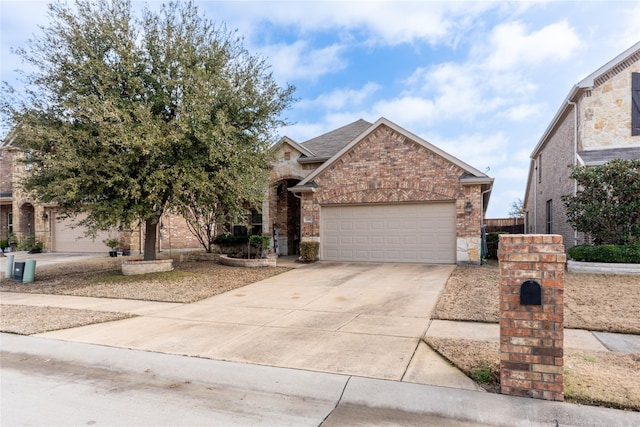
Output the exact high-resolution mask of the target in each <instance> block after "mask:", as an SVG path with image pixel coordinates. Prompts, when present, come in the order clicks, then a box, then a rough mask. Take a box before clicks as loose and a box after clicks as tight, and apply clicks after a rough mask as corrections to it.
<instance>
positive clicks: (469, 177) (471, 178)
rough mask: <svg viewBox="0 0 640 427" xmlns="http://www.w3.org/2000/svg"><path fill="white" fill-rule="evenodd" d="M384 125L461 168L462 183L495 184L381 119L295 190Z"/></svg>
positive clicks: (439, 150) (446, 154) (409, 133)
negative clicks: (462, 171)
mask: <svg viewBox="0 0 640 427" xmlns="http://www.w3.org/2000/svg"><path fill="white" fill-rule="evenodd" d="M360 122H364V123H367V122H365V121H364V120H362V121H360V120H359V121H358V122H355V123H360ZM355 123H352V125H353V124H355ZM383 125H384V126H387V127H389V128H391V129H393V130H394V131H395V132H398V133H399V134H401V135H404V136H405V137H407V138H409V139H411V140H412V141H415V142H416V143H418V144H420V145H422V146H423V147H425V148H426V149H427V150H429V151H431V152H433V153H435V154H437V155H439V156H440V157H443V158H445V159H446V160H448V161H449V162H451V163H453V164H455V165H456V166H458V167H460V168H461V169H462V170H464V172H465V173H463V175H462V176H461V181H463V182H468V183H469V184H471V183H474V184H491V183H493V178H489V176H487V175H486V174H484V173H482V172H480V171H479V170H477V169H475V168H474V167H472V166H469V165H468V164H466V163H464V162H463V161H462V160H460V159H458V158H456V157H453V156H452V155H450V154H448V153H446V152H444V151H442V150H441V149H439V148H438V147H436V146H435V145H432V144H430V143H428V142H427V141H425V140H424V139H422V138H420V137H419V136H417V135H414V134H412V133H411V132H409V131H407V130H405V129H403V128H401V127H400V126H398V125H396V124H395V123H393V122H391V121H390V120H387V119H385V118H384V117H381V118H380V119H378V120H377V121H376V122H375V123H374V124H370V125H369V126H368V128H366V129H365V130H364V131H362V132H361V133H360V134H359V135H357V136H356V137H355V139H353V140H352V141H350V142H349V143H348V144H346V145H344V146H343V147H342V149H341V150H340V151H338V152H337V153H335V154H334V155H333V156H332V157H331V158H330V159H329V160H327V161H326V162H325V163H323V164H322V166H320V167H319V168H318V169H316V170H315V171H313V172H312V173H311V174H309V175H308V176H307V177H306V178H305V179H303V180H302V181H300V183H299V184H298V185H297V186H296V187H295V188H296V189H298V188H301V187H304V186H305V185H306V184H308V183H310V182H312V181H313V179H314V178H315V177H316V176H318V175H319V174H321V173H322V171H324V170H325V169H327V168H328V167H329V166H331V165H332V164H333V163H335V162H336V161H337V160H338V159H339V158H341V157H342V156H343V155H344V154H345V153H347V152H348V151H349V150H351V149H352V148H353V147H354V146H355V145H357V144H358V143H360V142H361V141H362V140H363V139H365V138H366V137H367V136H368V135H369V134H371V133H372V132H374V131H375V130H376V129H377V128H378V127H380V126H383ZM348 126H349V125H348ZM340 129H344V128H340ZM340 129H338V130H340ZM329 133H331V132H329ZM325 135H328V134H325ZM314 139H315V138H314ZM311 141H313V140H311ZM290 190H292V189H290Z"/></svg>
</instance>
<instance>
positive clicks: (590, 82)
mask: <svg viewBox="0 0 640 427" xmlns="http://www.w3.org/2000/svg"><path fill="white" fill-rule="evenodd" d="M639 59H640V42H638V43H636V44H634V45H633V46H631V47H630V48H629V49H627V50H625V51H624V52H622V53H621V54H620V55H618V56H616V57H615V58H613V59H612V60H611V61H609V62H607V63H606V64H604V65H603V66H602V67H600V68H598V69H597V70H596V71H594V72H593V73H591V74H589V75H588V76H587V77H585V78H584V79H582V80H580V81H579V82H578V83H576V85H575V86H574V87H573V88H572V89H571V91H570V92H569V94H568V95H567V97H566V98H565V100H564V101H563V102H562V105H560V109H559V110H558V112H557V113H556V115H555V116H554V117H553V120H551V123H550V124H549V126H548V127H547V129H546V130H545V131H544V133H543V134H542V138H540V140H539V141H538V144H537V145H536V147H535V148H534V149H533V152H532V153H531V158H532V159H533V158H535V157H536V156H537V155H538V154H539V152H540V150H541V149H542V148H543V147H544V145H545V144H546V142H547V138H548V137H549V135H550V134H551V132H552V131H553V129H554V128H555V127H556V125H557V124H558V123H559V122H560V120H561V119H562V117H563V116H564V115H565V114H566V113H567V111H568V110H569V108H574V107H573V106H572V105H571V104H570V103H571V102H576V101H577V100H578V99H579V97H580V95H581V94H582V92H584V91H585V90H589V89H592V88H593V87H594V85H596V84H597V85H598V86H599V85H601V84H602V83H604V82H605V81H607V80H608V79H609V78H610V77H612V76H614V75H616V74H617V73H618V72H620V71H622V70H624V69H625V68H627V67H628V66H629V65H631V64H633V63H634V62H636V61H638V60H639Z"/></svg>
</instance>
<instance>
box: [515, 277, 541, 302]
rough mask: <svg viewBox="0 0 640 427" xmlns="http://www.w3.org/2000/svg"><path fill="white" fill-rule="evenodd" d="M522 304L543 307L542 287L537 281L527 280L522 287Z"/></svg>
mask: <svg viewBox="0 0 640 427" xmlns="http://www.w3.org/2000/svg"><path fill="white" fill-rule="evenodd" d="M520 304H522V305H542V286H540V283H538V282H536V281H535V280H531V279H529V280H525V281H524V282H522V285H520Z"/></svg>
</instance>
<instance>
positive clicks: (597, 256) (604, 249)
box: [567, 243, 640, 264]
mask: <svg viewBox="0 0 640 427" xmlns="http://www.w3.org/2000/svg"><path fill="white" fill-rule="evenodd" d="M567 253H568V254H569V257H571V259H574V260H576V261H585V262H609V263H631V264H640V243H636V244H633V245H578V246H574V247H572V248H570V249H569V250H568V251H567Z"/></svg>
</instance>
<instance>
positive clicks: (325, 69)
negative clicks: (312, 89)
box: [260, 40, 346, 82]
mask: <svg viewBox="0 0 640 427" xmlns="http://www.w3.org/2000/svg"><path fill="white" fill-rule="evenodd" d="M260 50H261V52H262V55H263V56H265V57H266V59H267V61H268V62H269V64H271V66H272V68H273V71H274V76H276V77H277V79H278V80H282V81H284V82H287V81H291V80H293V79H299V78H300V79H305V80H315V79H317V78H319V77H320V76H323V75H325V74H329V73H333V72H336V71H338V70H341V69H343V68H344V67H346V62H345V61H344V60H343V59H342V58H341V57H340V54H341V52H342V50H343V47H342V46H340V45H331V46H326V47H323V48H319V49H314V48H312V47H311V46H310V44H309V43H308V42H307V41H304V40H299V41H296V42H295V43H293V44H289V45H286V44H277V45H270V46H264V47H262V48H260Z"/></svg>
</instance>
